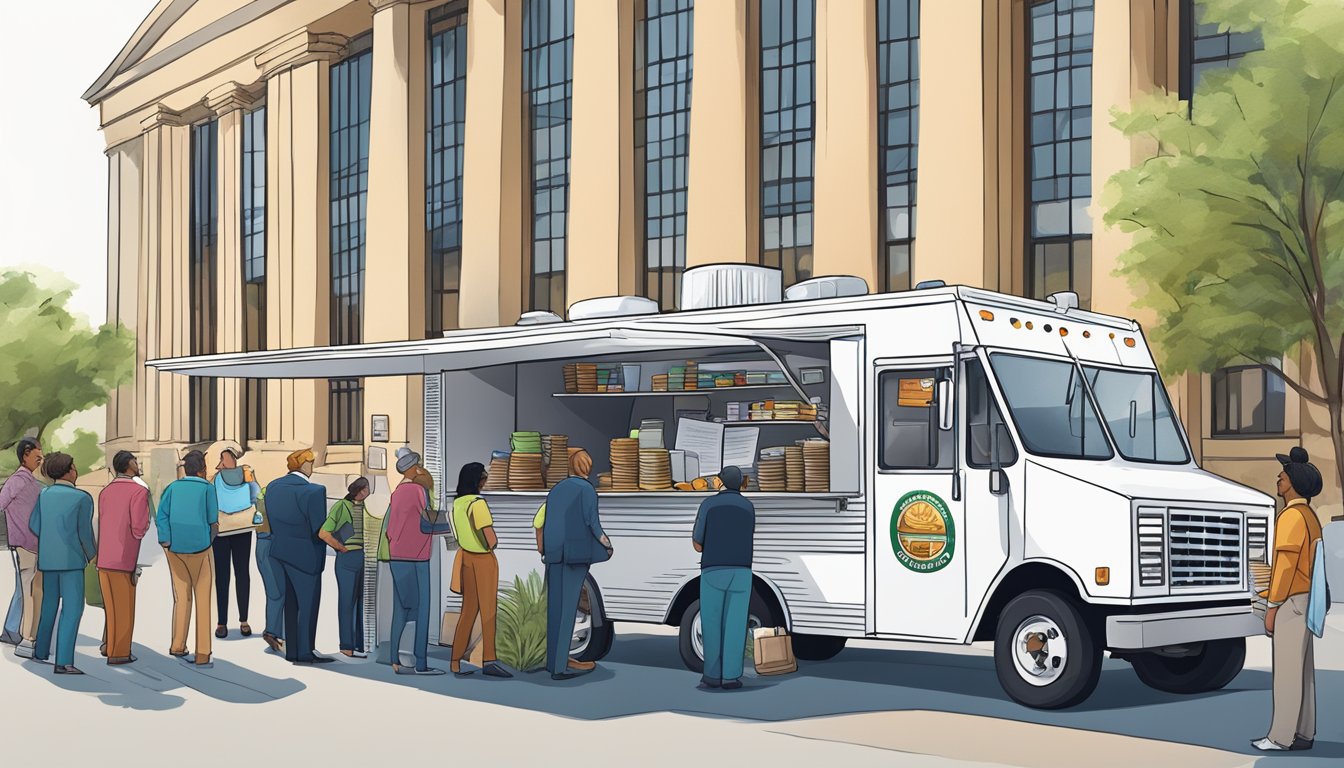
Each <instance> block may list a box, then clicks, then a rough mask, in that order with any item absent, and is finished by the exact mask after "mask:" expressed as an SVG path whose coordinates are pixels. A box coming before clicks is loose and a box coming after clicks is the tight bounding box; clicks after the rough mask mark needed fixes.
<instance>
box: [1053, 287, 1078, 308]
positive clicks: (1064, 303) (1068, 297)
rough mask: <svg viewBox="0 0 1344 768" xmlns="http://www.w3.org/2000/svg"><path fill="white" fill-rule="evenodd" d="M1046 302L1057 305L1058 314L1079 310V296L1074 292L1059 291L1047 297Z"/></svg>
mask: <svg viewBox="0 0 1344 768" xmlns="http://www.w3.org/2000/svg"><path fill="white" fill-rule="evenodd" d="M1045 300H1046V301H1048V302H1050V303H1051V304H1054V305H1055V311H1056V312H1068V311H1069V310H1070V309H1077V308H1078V294H1076V293H1074V292H1073V291H1059V292H1057V293H1052V294H1050V295H1049V296H1046V297H1045Z"/></svg>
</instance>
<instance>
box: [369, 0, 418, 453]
mask: <svg viewBox="0 0 1344 768" xmlns="http://www.w3.org/2000/svg"><path fill="white" fill-rule="evenodd" d="M370 5H372V6H373V9H374V12H373V67H372V95H371V110H370V115H371V117H370V123H369V193H368V200H369V206H368V213H367V227H368V229H367V233H368V235H367V240H366V243H365V254H366V256H365V259H366V264H365V269H364V302H365V306H366V307H369V309H370V311H366V312H365V313H364V340H365V341H366V342H377V341H399V340H404V339H421V338H424V336H425V328H426V326H427V318H426V315H425V300H426V290H427V285H426V280H427V274H426V271H425V250H426V249H425V124H426V123H425V100H426V73H427V66H426V62H425V56H426V48H427V45H426V36H425V34H426V33H425V21H426V15H427V13H426V10H425V7H424V6H423V5H412V4H411V3H410V2H408V0H370ZM373 414H386V415H387V416H388V417H389V418H388V427H389V433H388V439H389V441H390V443H388V444H386V445H384V446H383V447H391V448H395V447H396V446H399V445H401V444H402V443H414V444H418V443H419V441H420V440H421V434H422V432H423V427H422V425H421V421H422V420H423V418H424V403H423V384H422V383H421V377H419V376H375V377H370V378H366V379H365V380H364V419H365V424H364V442H365V445H366V451H365V456H367V455H368V454H367V446H368V445H372V438H373V435H372V429H371V428H370V426H369V423H368V422H369V417H370V416H371V415H373ZM389 453H390V451H389Z"/></svg>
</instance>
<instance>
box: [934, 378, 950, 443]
mask: <svg viewBox="0 0 1344 768" xmlns="http://www.w3.org/2000/svg"><path fill="white" fill-rule="evenodd" d="M937 393H938V429H940V430H942V431H944V432H946V431H947V430H949V429H951V428H952V406H953V402H952V382H950V381H948V380H947V379H943V380H942V381H940V382H938V390H937Z"/></svg>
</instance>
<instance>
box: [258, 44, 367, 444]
mask: <svg viewBox="0 0 1344 768" xmlns="http://www.w3.org/2000/svg"><path fill="white" fill-rule="evenodd" d="M346 42H347V39H346V38H345V36H343V35H337V34H316V33H312V32H309V31H308V30H306V29H301V30H299V31H297V32H295V33H293V34H291V35H289V36H288V37H286V38H284V39H283V40H281V41H280V42H278V43H276V44H275V45H273V46H271V47H270V48H269V49H267V50H266V51H263V52H262V53H261V54H260V55H259V56H257V60H256V64H257V67H258V68H260V69H261V71H262V76H263V77H264V78H265V80H266V105H267V107H266V109H267V111H266V117H267V120H266V176H267V182H268V183H267V194H266V259H267V280H266V292H267V293H266V302H267V309H268V311H269V312H270V317H269V318H268V321H267V323H266V347H267V349H292V348H295V347H314V346H324V345H326V344H327V342H328V339H329V337H330V327H331V311H330V296H331V227H330V213H329V210H328V204H327V203H328V200H329V199H330V194H329V190H330V181H331V179H330V156H329V153H330V149H329V147H330V142H331V115H330V105H329V101H330V97H331V63H332V61H333V60H335V59H336V58H337V57H338V56H339V55H340V53H341V50H342V49H343V48H344V47H345V44H346ZM266 410H267V414H266V419H267V420H266V434H267V437H268V438H269V441H271V442H274V441H279V443H280V447H281V448H288V449H291V450H292V449H293V448H296V447H307V448H312V449H313V450H314V451H315V452H316V453H317V454H318V463H322V461H323V460H324V459H325V450H326V444H327V382H326V380H325V379H285V380H276V381H271V382H268V386H267V391H266Z"/></svg>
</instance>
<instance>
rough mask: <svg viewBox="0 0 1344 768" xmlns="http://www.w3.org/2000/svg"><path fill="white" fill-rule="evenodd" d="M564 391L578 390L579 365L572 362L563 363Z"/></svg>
mask: <svg viewBox="0 0 1344 768" xmlns="http://www.w3.org/2000/svg"><path fill="white" fill-rule="evenodd" d="M565 391H566V392H569V393H574V392H578V391H579V366H577V365H575V364H574V363H566V364H565Z"/></svg>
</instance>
